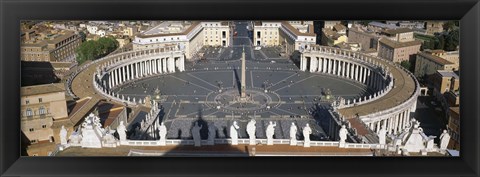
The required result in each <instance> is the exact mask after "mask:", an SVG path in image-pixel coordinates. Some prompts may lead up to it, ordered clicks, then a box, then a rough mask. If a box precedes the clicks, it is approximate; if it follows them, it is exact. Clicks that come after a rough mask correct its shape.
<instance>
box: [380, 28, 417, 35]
mask: <svg viewBox="0 0 480 177" xmlns="http://www.w3.org/2000/svg"><path fill="white" fill-rule="evenodd" d="M383 32H384V33H387V34H390V35H395V34H398V33H408V32H413V30H411V29H409V28H397V29H387V30H385V31H383Z"/></svg>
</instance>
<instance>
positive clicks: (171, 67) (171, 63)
mask: <svg viewBox="0 0 480 177" xmlns="http://www.w3.org/2000/svg"><path fill="white" fill-rule="evenodd" d="M167 62H168V67H167V69H168V72H174V71H175V61H174V60H173V57H169V58H168V61H167Z"/></svg>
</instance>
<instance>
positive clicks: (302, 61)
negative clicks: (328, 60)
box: [300, 55, 305, 71]
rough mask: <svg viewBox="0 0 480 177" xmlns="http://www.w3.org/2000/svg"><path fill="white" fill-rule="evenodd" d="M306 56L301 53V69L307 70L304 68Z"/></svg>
mask: <svg viewBox="0 0 480 177" xmlns="http://www.w3.org/2000/svg"><path fill="white" fill-rule="evenodd" d="M304 57H305V56H303V55H300V71H305V69H303V68H304V67H303V65H305V58H304Z"/></svg>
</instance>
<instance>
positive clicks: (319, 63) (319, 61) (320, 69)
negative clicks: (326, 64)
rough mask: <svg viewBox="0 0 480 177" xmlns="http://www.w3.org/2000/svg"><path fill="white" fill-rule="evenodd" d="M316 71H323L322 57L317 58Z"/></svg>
mask: <svg viewBox="0 0 480 177" xmlns="http://www.w3.org/2000/svg"><path fill="white" fill-rule="evenodd" d="M318 71H319V72H323V58H321V57H320V58H318Z"/></svg>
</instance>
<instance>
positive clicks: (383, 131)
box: [378, 125, 387, 145]
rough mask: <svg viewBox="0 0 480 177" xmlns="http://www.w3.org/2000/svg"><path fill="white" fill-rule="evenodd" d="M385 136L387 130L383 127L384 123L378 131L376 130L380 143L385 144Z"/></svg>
mask: <svg viewBox="0 0 480 177" xmlns="http://www.w3.org/2000/svg"><path fill="white" fill-rule="evenodd" d="M386 136H387V130H386V129H385V125H382V128H381V129H380V131H378V141H379V143H380V144H381V145H384V144H386Z"/></svg>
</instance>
